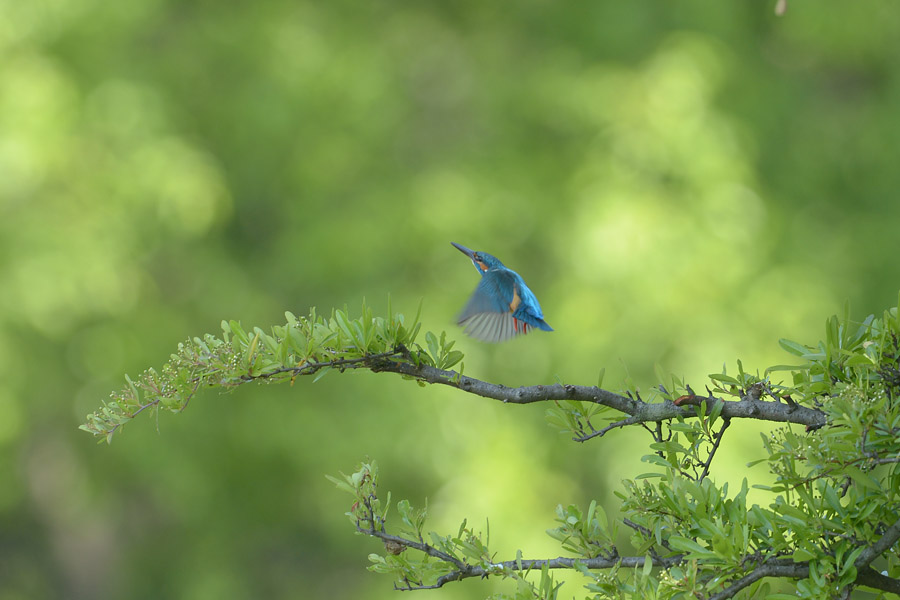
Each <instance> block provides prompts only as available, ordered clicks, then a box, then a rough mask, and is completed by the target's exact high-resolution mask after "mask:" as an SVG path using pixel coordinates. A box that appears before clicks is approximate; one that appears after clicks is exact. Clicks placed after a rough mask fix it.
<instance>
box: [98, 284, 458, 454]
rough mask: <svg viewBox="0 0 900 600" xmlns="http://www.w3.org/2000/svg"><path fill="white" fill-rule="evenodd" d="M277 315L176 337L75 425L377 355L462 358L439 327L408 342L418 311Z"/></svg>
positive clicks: (107, 435)
mask: <svg viewBox="0 0 900 600" xmlns="http://www.w3.org/2000/svg"><path fill="white" fill-rule="evenodd" d="M420 311H421V307H420ZM285 319H286V322H285V324H284V325H276V326H274V327H271V328H270V329H269V330H268V331H265V330H263V329H262V328H260V327H253V328H250V329H245V328H244V327H243V326H242V325H241V323H240V322H238V321H233V320H232V321H222V334H221V335H218V336H215V335H212V334H206V335H204V336H203V337H194V338H192V339H188V340H186V341H184V342H181V343H180V344H178V349H177V351H176V352H174V353H173V354H172V355H171V356H170V357H169V361H168V362H167V363H166V364H165V365H163V367H162V368H161V369H159V370H157V369H154V368H150V369H147V370H146V371H144V372H143V373H141V374H140V375H139V376H138V377H137V378H135V379H132V378H131V377H129V376H127V375H126V376H125V379H126V383H127V385H126V386H125V387H124V388H122V389H121V390H119V391H116V392H113V393H112V394H110V398H109V400H107V401H105V402H104V403H103V405H102V406H101V408H100V409H98V410H97V411H95V412H93V413H91V414H89V415H88V416H87V418H86V420H85V423H84V424H82V425H81V427H80V428H81V429H83V430H84V431H87V432H89V433H92V434H94V435H95V436H98V437H100V438H101V439H105V440H106V441H107V442H109V441H111V440H112V436H113V434H115V432H116V431H118V430H119V429H120V428H121V427H122V426H123V425H124V424H126V423H128V422H129V421H131V420H132V419H133V418H135V417H136V416H137V415H139V414H140V413H142V412H144V411H146V410H151V411H157V414H158V411H160V410H165V411H169V412H180V411H182V410H184V409H185V408H186V407H187V405H188V402H189V401H190V400H191V398H193V397H194V395H195V394H196V393H197V392H198V391H200V390H201V389H205V388H212V387H218V388H222V389H230V388H233V387H235V386H238V385H241V384H244V383H247V382H251V381H257V382H267V383H276V382H286V381H290V382H291V383H293V381H294V379H295V378H297V377H299V376H305V375H306V376H308V375H312V376H313V377H314V381H318V380H319V379H321V378H322V377H323V376H325V375H326V374H327V373H328V372H329V371H331V370H334V369H337V370H341V371H343V370H346V369H356V368H366V369H373V370H377V369H378V368H379V366H380V365H383V364H384V361H404V362H409V363H412V364H415V365H420V364H427V365H432V366H440V367H441V368H449V367H451V366H453V365H455V364H457V363H458V362H460V361H461V360H462V358H463V355H462V353H461V352H459V351H456V350H453V349H452V348H453V342H452V341H450V342H448V341H447V339H446V334H445V333H443V332H442V333H441V334H440V336H436V335H435V334H433V333H431V332H427V333H426V335H425V337H426V345H427V348H423V347H421V346H420V345H419V344H417V343H416V338H417V336H418V334H419V330H420V328H421V324H420V322H419V313H417V314H416V317H415V319H413V321H412V323H408V324H407V323H406V322H405V318H404V316H403V315H402V314H399V313H398V314H394V313H393V312H392V311H391V310H390V308H389V316H388V317H386V318H385V317H380V316H375V315H374V314H373V312H372V310H371V308H369V307H368V306H367V305H366V304H365V302H364V303H363V306H362V311H361V314H360V316H358V317H356V318H351V317H350V316H349V315H348V311H347V309H346V308H344V309H343V310H333V311H332V312H331V315H330V316H328V317H323V316H321V315H319V314H317V312H316V309H315V308H312V309H310V311H309V314H308V315H306V316H302V317H298V316H296V315H294V314H293V313H291V312H289V311H288V312H286V313H285Z"/></svg>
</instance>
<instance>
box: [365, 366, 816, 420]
mask: <svg viewBox="0 0 900 600" xmlns="http://www.w3.org/2000/svg"><path fill="white" fill-rule="evenodd" d="M370 368H371V369H372V371H375V372H390V373H399V374H401V375H406V376H408V377H414V378H415V379H418V380H419V381H424V382H426V383H435V384H439V385H446V386H450V387H454V388H457V389H459V390H462V391H464V392H468V393H470V394H475V395H476V396H481V397H483V398H491V399H493V400H499V401H501V402H504V403H507V404H531V403H534V402H548V401H553V400H580V401H582V402H593V403H595V404H601V405H603V406H608V407H609V408H612V409H615V410H618V411H619V412H622V413H625V414H627V415H629V416H630V417H631V418H629V419H626V421H627V422H626V423H622V424H621V425H619V424H618V423H614V424H613V426H624V425H632V424H638V423H647V422H660V421H667V420H670V419H677V418H692V417H695V416H696V414H695V413H694V411H693V410H687V409H684V408H681V407H680V406H676V405H675V404H674V403H673V402H672V401H670V400H666V401H665V402H660V403H646V402H641V401H638V400H633V399H631V398H629V397H627V396H622V395H621V394H616V393H614V392H610V391H608V390H604V389H601V388H598V387H593V386H583V385H570V384H559V383H557V384H553V385H532V386H523V387H517V388H511V387H506V386H504V385H499V384H495V383H489V382H487V381H481V380H480V379H474V378H472V377H468V376H466V375H462V374H460V373H457V372H456V371H444V370H442V369H437V368H435V367H431V366H428V365H418V366H416V365H414V364H412V363H409V362H405V361H404V362H398V361H393V360H384V361H380V362H378V363H377V364H372V365H371V366H370ZM706 401H710V400H706ZM713 401H715V402H721V403H722V405H723V406H722V412H721V413H720V415H721V417H723V418H730V419H758V420H762V421H774V422H777V423H796V424H798V425H806V426H807V427H821V426H823V425H825V421H826V419H825V413H823V412H822V411H820V410H818V409H814V408H809V407H806V406H796V405H795V406H789V405H787V404H782V403H781V402H767V401H765V400H761V399H760V398H758V397H751V396H749V395H748V396H745V397H744V398H743V399H742V400H733V401H728V400H721V399H714V400H713ZM600 431H603V430H600ZM604 433H605V431H604ZM592 435H593V434H592ZM597 435H602V434H599V433H598V434H597Z"/></svg>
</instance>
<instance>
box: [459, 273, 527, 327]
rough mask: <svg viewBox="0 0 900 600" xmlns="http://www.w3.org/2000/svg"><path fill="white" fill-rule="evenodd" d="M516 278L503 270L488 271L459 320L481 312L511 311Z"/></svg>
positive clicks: (461, 320)
mask: <svg viewBox="0 0 900 600" xmlns="http://www.w3.org/2000/svg"><path fill="white" fill-rule="evenodd" d="M514 283H515V280H514V279H513V277H512V276H510V275H508V274H507V273H503V272H494V271H488V272H487V273H485V274H484V275H483V276H482V277H481V281H479V282H478V287H476V288H475V291H474V292H472V297H471V298H469V301H468V302H467V303H466V306H465V308H463V310H462V312H461V313H460V315H459V322H460V323H462V322H463V321H465V320H466V319H468V318H469V317H471V316H473V315H477V314H479V313H485V312H494V313H505V312H509V303H510V302H512V299H513V285H514Z"/></svg>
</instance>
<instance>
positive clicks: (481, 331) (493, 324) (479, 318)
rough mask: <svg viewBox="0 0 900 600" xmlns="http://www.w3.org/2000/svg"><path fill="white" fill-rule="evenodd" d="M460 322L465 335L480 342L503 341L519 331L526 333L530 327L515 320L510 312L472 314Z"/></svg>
mask: <svg viewBox="0 0 900 600" xmlns="http://www.w3.org/2000/svg"><path fill="white" fill-rule="evenodd" d="M460 324H461V325H462V326H463V327H464V329H463V331H464V332H465V333H466V335H470V336H472V337H473V338H475V339H477V340H481V341H482V342H505V341H506V340H508V339H510V338H511V337H513V336H515V335H516V334H519V333H527V332H528V330H529V329H531V327H530V326H529V325H528V324H526V323H524V322H523V321H519V320H517V319H516V318H515V317H513V316H512V313H510V312H505V313H497V312H485V313H478V314H476V315H473V316H471V317H469V318H467V319H465V320H463V321H460Z"/></svg>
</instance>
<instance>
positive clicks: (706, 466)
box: [700, 418, 731, 481]
mask: <svg viewBox="0 0 900 600" xmlns="http://www.w3.org/2000/svg"><path fill="white" fill-rule="evenodd" d="M729 425H731V419H728V418H725V419H722V429H720V430H719V432H718V433H717V434H716V439H715V440H714V441H713V447H712V450H710V451H709V456H708V457H706V462H705V463H704V464H703V472H702V473H700V481H703V480H704V479H705V478H706V476H707V475H709V466H710V465H711V464H712V459H713V456H715V455H716V450H718V449H719V444H720V443H721V442H722V436H723V435H724V434H725V430H726V429H728V426H729Z"/></svg>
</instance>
